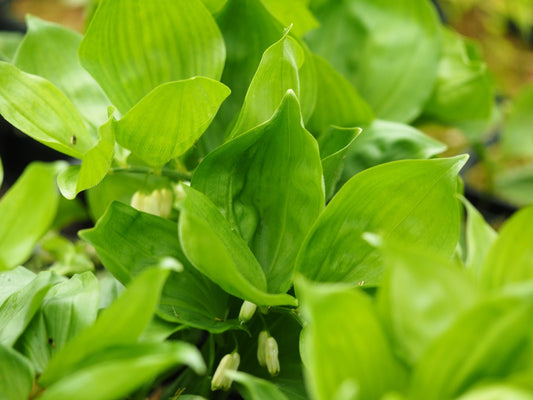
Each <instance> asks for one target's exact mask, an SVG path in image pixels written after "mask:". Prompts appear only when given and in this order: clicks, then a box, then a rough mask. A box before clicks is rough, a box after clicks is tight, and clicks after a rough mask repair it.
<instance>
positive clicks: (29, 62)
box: [13, 16, 109, 139]
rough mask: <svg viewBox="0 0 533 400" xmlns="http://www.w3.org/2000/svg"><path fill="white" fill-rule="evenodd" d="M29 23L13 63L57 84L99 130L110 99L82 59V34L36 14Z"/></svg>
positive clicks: (27, 20) (30, 18)
mask: <svg viewBox="0 0 533 400" xmlns="http://www.w3.org/2000/svg"><path fill="white" fill-rule="evenodd" d="M26 24H27V26H28V32H27V34H26V36H24V40H23V41H22V43H21V44H20V47H19V49H18V51H17V54H16V57H15V59H14V60H13V63H14V64H15V65H16V66H17V67H18V68H20V69H21V70H23V71H24V72H27V73H29V74H33V75H37V76H40V77H42V78H45V79H47V80H49V81H50V82H51V83H52V84H54V85H55V86H56V87H57V88H58V89H60V90H61V91H62V92H63V93H64V94H65V95H66V96H67V97H68V99H69V100H70V101H71V102H72V104H74V106H75V107H76V108H77V109H78V110H79V112H80V113H81V115H82V116H83V117H84V118H85V120H86V122H87V123H88V124H89V125H91V126H92V128H93V130H95V129H96V127H98V126H99V125H101V124H103V123H104V122H105V120H106V116H107V112H106V110H107V106H108V105H109V100H108V99H107V98H106V96H105V95H104V93H103V92H102V89H100V87H99V86H98V84H97V83H96V82H95V80H94V79H93V78H92V77H91V75H89V73H88V72H87V71H85V70H84V69H83V68H82V66H81V64H80V62H79V60H78V47H79V45H80V42H81V39H82V36H81V35H80V34H79V33H77V32H74V31H71V30H70V29H67V28H65V27H63V26H61V25H57V24H54V23H51V22H47V21H43V20H41V19H39V18H36V17H32V16H28V17H27V18H26ZM81 133H82V132H79V135H81ZM79 135H77V136H79ZM78 139H80V138H79V137H78Z"/></svg>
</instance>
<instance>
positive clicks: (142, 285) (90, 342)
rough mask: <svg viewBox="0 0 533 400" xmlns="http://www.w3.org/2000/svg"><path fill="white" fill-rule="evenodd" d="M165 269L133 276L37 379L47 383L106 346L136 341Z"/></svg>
mask: <svg viewBox="0 0 533 400" xmlns="http://www.w3.org/2000/svg"><path fill="white" fill-rule="evenodd" d="M168 272H169V271H168V270H164V269H160V268H152V269H148V270H146V271H144V272H143V273H142V274H140V275H139V276H138V277H137V278H136V279H135V280H133V281H132V282H131V284H130V285H129V286H128V288H127V289H126V291H125V292H124V293H123V294H122V295H121V296H120V297H119V298H118V299H117V300H116V301H115V302H114V303H113V304H112V305H111V306H110V307H109V308H108V309H106V310H105V311H104V312H103V313H102V314H100V316H99V318H98V319H97V320H96V322H95V323H94V324H93V325H91V326H89V327H88V328H87V329H85V330H83V331H82V332H80V333H79V334H78V335H77V336H76V337H75V338H74V339H73V340H71V341H69V342H68V343H67V344H66V345H65V346H64V347H63V348H62V349H61V350H59V351H58V352H57V353H56V354H55V355H54V357H52V359H51V360H50V362H49V363H48V366H47V368H46V369H45V371H44V373H43V374H42V375H41V378H40V383H41V384H43V385H44V386H49V385H50V384H52V383H54V382H56V381H58V380H60V379H61V378H63V377H64V376H66V375H68V374H70V373H72V372H73V371H74V370H76V369H77V366H78V365H79V364H80V363H83V360H85V359H87V357H90V356H91V355H94V354H95V353H97V352H98V351H100V350H102V349H104V348H106V347H109V346H115V345H120V344H132V343H135V342H136V341H137V339H138V338H139V336H140V335H141V334H142V332H143V331H144V329H145V328H146V326H147V325H148V323H149V322H150V320H151V319H152V317H153V315H154V312H155V309H156V307H157V304H158V303H159V297H160V294H161V289H162V288H163V284H164V283H165V280H166V278H167V276H168Z"/></svg>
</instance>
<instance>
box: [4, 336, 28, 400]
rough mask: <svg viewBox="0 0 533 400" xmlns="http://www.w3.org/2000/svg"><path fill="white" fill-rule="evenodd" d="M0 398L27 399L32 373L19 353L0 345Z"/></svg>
mask: <svg viewBox="0 0 533 400" xmlns="http://www.w3.org/2000/svg"><path fill="white" fill-rule="evenodd" d="M0 360H2V362H0V398H2V399H4V400H22V399H29V398H30V393H31V389H32V387H33V375H34V371H33V368H32V366H31V363H30V362H29V361H28V360H26V358H24V357H23V356H22V355H21V354H20V353H18V352H16V351H15V350H13V349H10V348H8V347H5V346H4V345H1V344H0Z"/></svg>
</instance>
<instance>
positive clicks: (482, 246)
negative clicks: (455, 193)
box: [461, 197, 498, 277]
mask: <svg viewBox="0 0 533 400" xmlns="http://www.w3.org/2000/svg"><path fill="white" fill-rule="evenodd" d="M461 200H462V201H463V204H464V206H465V208H466V212H467V219H466V263H465V266H466V267H467V268H468V269H469V270H470V271H471V273H473V274H474V276H476V277H480V275H481V271H482V269H483V265H484V264H485V260H486V258H487V254H488V252H489V250H490V248H491V246H492V244H493V243H494V241H495V240H496V239H497V237H498V234H497V233H496V232H495V231H494V229H492V227H491V226H490V225H489V224H487V223H486V222H485V220H484V219H483V216H482V215H481V213H480V212H479V211H478V210H476V208H475V207H474V206H473V205H472V204H471V203H470V202H469V201H468V200H467V199H466V198H464V197H463V198H461Z"/></svg>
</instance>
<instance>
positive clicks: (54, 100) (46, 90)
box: [0, 62, 96, 158]
mask: <svg viewBox="0 0 533 400" xmlns="http://www.w3.org/2000/svg"><path fill="white" fill-rule="evenodd" d="M28 104H31V105H32V107H28ZM0 114H2V116H3V117H4V118H5V119H6V120H7V121H8V122H9V123H11V124H12V125H13V126H15V127H16V128H17V129H20V130H21V131H22V132H24V133H25V134H27V135H28V136H31V137H32V138H33V139H35V140H37V141H39V142H41V143H43V144H45V145H46V146H48V147H51V148H52V149H54V150H57V151H60V152H62V153H64V154H66V155H69V156H71V157H76V158H81V157H82V155H83V153H85V152H86V151H88V150H89V149H90V148H91V147H92V146H93V145H94V143H95V142H96V137H93V136H92V135H91V134H90V133H89V131H88V130H87V128H86V126H85V122H84V121H83V118H82V117H81V115H80V114H79V112H78V110H76V108H75V107H74V105H73V104H72V103H71V102H70V100H69V99H68V98H67V97H66V96H65V95H64V94H63V93H62V92H61V91H60V90H59V89H58V88H56V87H55V86H54V85H52V84H51V83H50V82H49V81H47V80H46V79H43V78H40V77H38V76H35V75H30V74H27V73H25V72H23V71H21V70H20V69H18V68H17V67H15V66H13V65H11V64H8V63H5V62H0ZM72 137H76V138H78V140H76V144H74V143H73V142H72Z"/></svg>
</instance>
